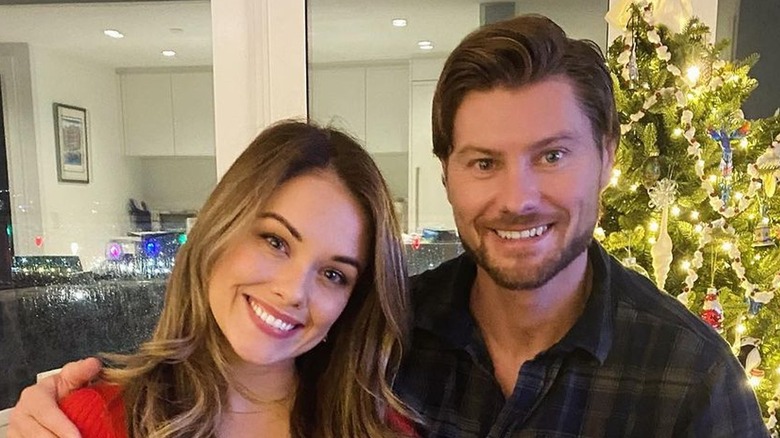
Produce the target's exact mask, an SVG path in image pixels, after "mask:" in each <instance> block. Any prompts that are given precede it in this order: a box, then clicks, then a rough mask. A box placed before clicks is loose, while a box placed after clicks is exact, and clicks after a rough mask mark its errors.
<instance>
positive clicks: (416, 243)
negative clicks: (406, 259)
mask: <svg viewBox="0 0 780 438" xmlns="http://www.w3.org/2000/svg"><path fill="white" fill-rule="evenodd" d="M420 245H422V237H421V236H420V235H419V234H413V235H412V248H413V249H420Z"/></svg>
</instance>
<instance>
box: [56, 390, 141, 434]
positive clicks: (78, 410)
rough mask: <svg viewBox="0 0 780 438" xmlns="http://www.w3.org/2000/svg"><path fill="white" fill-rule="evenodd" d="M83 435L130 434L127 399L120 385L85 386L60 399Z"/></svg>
mask: <svg viewBox="0 0 780 438" xmlns="http://www.w3.org/2000/svg"><path fill="white" fill-rule="evenodd" d="M60 408H62V411H63V412H65V415H67V416H68V418H70V420H71V421H73V423H74V424H75V425H76V427H77V428H78V429H79V432H80V433H81V437H82V438H127V426H126V425H125V403H124V401H123V400H122V396H121V394H120V388H119V386H117V385H105V384H101V385H95V386H90V387H88V388H82V389H79V390H78V391H75V392H74V393H72V394H70V395H69V396H67V397H66V398H64V399H63V400H62V401H60Z"/></svg>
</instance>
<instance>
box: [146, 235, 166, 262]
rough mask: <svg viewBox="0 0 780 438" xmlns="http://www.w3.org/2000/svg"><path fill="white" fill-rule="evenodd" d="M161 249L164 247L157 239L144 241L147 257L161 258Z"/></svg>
mask: <svg viewBox="0 0 780 438" xmlns="http://www.w3.org/2000/svg"><path fill="white" fill-rule="evenodd" d="M161 249H162V246H161V245H160V241H159V240H157V239H154V238H152V239H147V240H146V241H144V254H145V255H146V257H149V258H155V257H157V256H159V255H160V250H161Z"/></svg>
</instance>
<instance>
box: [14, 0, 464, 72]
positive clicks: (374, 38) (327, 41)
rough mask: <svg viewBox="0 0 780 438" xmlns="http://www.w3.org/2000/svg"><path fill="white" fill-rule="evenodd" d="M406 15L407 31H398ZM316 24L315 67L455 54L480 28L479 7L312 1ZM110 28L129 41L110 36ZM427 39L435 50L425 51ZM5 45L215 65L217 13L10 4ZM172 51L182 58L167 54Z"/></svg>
mask: <svg viewBox="0 0 780 438" xmlns="http://www.w3.org/2000/svg"><path fill="white" fill-rule="evenodd" d="M216 1H218V0H216ZM280 1H281V0H280ZM399 17H401V18H406V19H407V20H408V26H407V27H405V28H395V27H393V26H392V25H391V20H392V19H393V18H399ZM308 19H309V32H310V37H309V41H310V44H311V45H310V53H309V59H310V61H311V62H316V63H330V62H343V61H356V60H360V61H364V60H376V59H409V58H411V57H415V56H437V55H442V54H446V53H447V52H449V51H450V50H452V48H454V47H455V45H456V44H457V42H458V41H459V40H460V39H461V38H462V37H463V36H464V35H465V34H466V33H467V32H468V31H470V30H472V29H474V28H475V27H476V26H477V25H478V23H479V1H478V0H426V1H419V0H393V1H388V2H384V1H375V0H310V1H309V12H308ZM109 28H110V29H116V30H119V31H121V32H122V33H124V35H125V38H122V39H119V40H115V39H111V38H108V37H106V36H105V35H103V30H104V29H109ZM172 28H178V29H182V31H181V32H179V33H174V32H172V31H171V29H172ZM423 39H425V40H430V41H432V42H433V44H434V50H432V51H422V50H420V49H419V48H418V47H417V41H420V40H423ZM0 42H26V43H29V44H30V45H31V46H33V47H43V48H46V49H50V50H54V51H58V52H61V53H64V54H66V55H69V56H74V57H78V58H82V59H85V60H89V61H91V62H96V63H99V64H103V65H107V66H110V67H114V68H119V67H156V66H183V65H210V64H211V59H212V53H211V11H210V5H209V2H208V1H207V0H202V1H198V0H188V1H166V2H134V3H90V4H53V5H51V4H50V5H11V6H7V5H6V6H0ZM169 48H170V49H173V50H175V51H176V52H177V53H178V55H177V57H176V58H173V59H170V58H164V57H163V56H161V55H160V52H161V51H162V50H164V49H169Z"/></svg>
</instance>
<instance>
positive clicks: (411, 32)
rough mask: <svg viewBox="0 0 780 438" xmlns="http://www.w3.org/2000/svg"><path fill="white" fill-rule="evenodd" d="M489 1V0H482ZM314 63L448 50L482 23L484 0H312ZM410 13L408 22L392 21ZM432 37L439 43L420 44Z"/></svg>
mask: <svg viewBox="0 0 780 438" xmlns="http://www.w3.org/2000/svg"><path fill="white" fill-rule="evenodd" d="M483 1H484V0H483ZM308 3H309V14H308V15H309V44H310V47H309V60H310V62H313V63H327V62H343V61H353V60H376V59H409V58H413V57H423V56H446V54H448V53H449V52H450V51H452V49H454V48H455V46H456V45H457V44H458V43H459V42H460V40H461V39H462V38H463V37H464V36H465V35H466V34H467V33H468V32H470V31H472V30H474V29H475V28H476V27H477V26H479V4H480V1H479V0H392V1H389V0H388V1H377V0H371V1H368V0H310V1H309V2H308ZM394 18H405V19H406V20H407V22H408V24H407V26H406V27H403V28H396V27H393V26H392V24H391V21H392V20H393V19H394ZM421 40H428V41H431V42H432V43H433V45H434V49H433V50H430V51H423V50H420V49H419V48H418V47H417V42H418V41H421Z"/></svg>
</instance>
